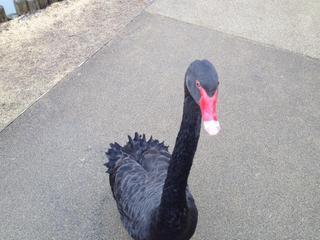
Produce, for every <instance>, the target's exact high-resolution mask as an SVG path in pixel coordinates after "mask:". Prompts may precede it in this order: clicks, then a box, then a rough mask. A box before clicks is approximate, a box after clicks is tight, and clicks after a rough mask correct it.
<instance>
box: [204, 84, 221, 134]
mask: <svg viewBox="0 0 320 240" xmlns="http://www.w3.org/2000/svg"><path fill="white" fill-rule="evenodd" d="M199 90H200V101H199V105H200V109H201V114H202V120H203V124H204V128H205V130H206V131H207V132H208V133H209V134H210V135H216V134H218V133H219V131H220V129H221V127H220V124H219V121H218V115H217V100H218V89H217V90H216V92H215V93H214V95H213V96H212V97H209V96H208V94H207V92H206V91H205V90H204V89H203V88H202V87H199Z"/></svg>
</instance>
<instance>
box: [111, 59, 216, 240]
mask: <svg viewBox="0 0 320 240" xmlns="http://www.w3.org/2000/svg"><path fill="white" fill-rule="evenodd" d="M188 78H190V79H191V78H195V79H194V80H193V79H191V80H190V79H188ZM199 78H202V79H205V80H202V82H201V87H202V86H204V87H203V88H204V89H206V88H210V87H211V89H210V90H206V91H207V92H209V95H210V94H211V93H212V95H213V93H215V92H216V89H217V85H218V84H217V75H216V72H215V69H214V68H213V66H212V65H211V64H210V63H209V62H208V61H206V60H204V61H195V62H194V63H193V64H191V65H190V67H189V68H188V71H187V73H186V84H185V99H184V110H183V117H182V122H181V127H180V130H179V133H178V136H177V139H176V144H175V147H174V150H173V153H172V155H170V153H169V152H168V147H166V146H165V145H164V144H163V143H159V141H158V140H152V138H150V140H148V141H146V139H145V135H143V136H141V135H139V134H137V133H136V134H135V136H134V138H133V139H132V138H131V137H129V142H128V143H127V144H126V145H125V146H123V147H122V146H120V145H119V144H117V143H115V144H111V148H110V149H109V150H108V152H107V156H108V158H109V162H108V163H107V164H106V166H107V167H108V172H109V173H110V185H111V189H112V192H113V196H114V198H115V200H116V202H117V207H118V210H119V212H120V215H121V221H122V223H123V225H124V227H125V228H126V229H127V231H128V232H129V234H130V235H131V236H132V237H133V239H135V240H188V239H190V238H191V237H192V235H193V234H194V231H195V229H196V225H197V218H198V212H197V208H196V206H195V203H194V200H193V197H192V195H191V193H190V192H189V190H188V186H187V180H188V176H189V172H190V169H191V166H192V161H193V157H194V154H195V151H196V148H197V144H198V139H199V135H200V127H201V112H202V115H204V111H206V109H207V108H208V107H207V106H205V107H203V106H202V105H201V104H200V103H199V102H201V99H203V98H200V95H201V97H202V96H203V94H202V93H201V94H200V93H199V96H197V95H196V94H195V93H194V92H193V89H191V90H190V86H189V85H190V83H189V82H188V81H195V80H196V79H199ZM211 79H213V80H211ZM207 81H209V83H210V81H212V82H213V83H214V84H215V85H214V84H211V85H210V86H209V85H208V86H206V84H208V83H207ZM194 84H195V82H194ZM197 84H198V83H197ZM197 86H198V85H197ZM199 86H200V85H199ZM199 86H198V87H199ZM201 87H199V91H200V88H201ZM210 91H211V92H210ZM197 97H199V99H200V100H199V101H197ZM207 98H210V97H208V96H207ZM210 99H213V97H211V98H210ZM199 104H200V106H201V109H200V107H199ZM200 110H201V111H200ZM208 111H210V109H209V110H208ZM208 121H209V120H208ZM210 121H213V120H210ZM215 121H216V120H215ZM210 131H212V128H211V129H210ZM217 131H218V130H217ZM208 132H209V131H208Z"/></svg>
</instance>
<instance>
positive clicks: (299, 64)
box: [0, 1, 320, 240]
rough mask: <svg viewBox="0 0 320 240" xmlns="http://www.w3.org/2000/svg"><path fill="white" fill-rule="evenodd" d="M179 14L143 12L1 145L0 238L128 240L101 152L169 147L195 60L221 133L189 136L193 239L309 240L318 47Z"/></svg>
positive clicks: (319, 145)
mask: <svg viewBox="0 0 320 240" xmlns="http://www.w3.org/2000/svg"><path fill="white" fill-rule="evenodd" d="M183 2H185V4H186V5H184V6H183V8H179V6H180V5H179V4H175V3H173V1H172V2H171V1H158V2H155V3H154V4H155V5H153V6H151V8H150V9H149V10H148V11H147V12H144V13H143V14H141V15H140V16H138V17H137V18H135V20H134V21H133V22H131V23H130V24H129V25H128V26H127V28H126V29H125V31H123V33H122V34H121V35H119V36H118V37H117V38H116V39H115V40H113V41H112V43H111V44H109V45H108V46H106V47H104V48H102V49H101V50H100V51H99V52H98V53H97V54H95V55H94V56H93V57H92V58H91V59H90V60H89V61H88V62H86V63H85V64H84V65H82V66H81V67H80V68H78V69H77V70H76V71H74V72H73V73H72V74H70V76H69V77H68V78H66V79H64V80H63V81H61V82H60V83H59V84H57V85H56V86H55V87H54V88H53V89H52V90H51V91H50V92H49V93H48V94H46V95H45V96H44V97H43V98H41V99H40V100H39V101H38V102H36V103H35V104H34V105H33V106H32V107H31V108H29V109H28V110H27V111H26V112H24V113H23V114H22V115H21V116H20V117H19V118H18V119H16V120H15V121H14V122H13V123H12V124H10V125H9V126H8V127H7V128H5V129H4V130H3V131H2V132H1V133H0V157H1V162H0V163H1V168H0V226H1V227H0V239H19V240H20V239H21V240H23V239H28V240H29V239H34V240H37V239H66V240H73V239H74V240H76V239H77V240H78V239H90V240H91V239H92V240H97V239H107V240H120V239H121V240H122V239H130V238H129V237H128V236H127V234H126V232H125V230H124V229H123V227H122V226H121V224H120V221H119V216H118V213H117V210H116V205H115V202H114V200H113V199H112V195H111V192H110V189H109V185H108V176H107V175H106V174H105V168H104V166H103V165H102V164H103V163H104V162H105V157H104V150H105V149H106V147H107V145H108V144H109V143H110V142H112V141H119V142H120V143H124V142H125V141H126V135H127V134H132V133H134V132H135V131H139V132H144V133H147V134H148V135H150V134H152V135H153V136H154V137H157V138H159V139H160V140H166V142H167V143H168V144H169V145H170V146H173V144H174V140H175V136H176V134H177V131H178V127H179V124H180V120H181V113H182V102H183V77H184V73H185V70H186V68H187V66H188V64H189V63H190V62H191V61H193V60H194V59H203V58H207V59H209V60H211V61H212V62H214V64H215V65H216V68H217V70H218V72H219V75H220V79H221V88H220V96H219V103H220V104H219V116H220V121H221V125H222V132H221V133H220V134H219V135H218V136H216V137H209V136H207V135H206V134H204V132H202V136H201V140H200V143H199V148H198V151H197V154H196V158H195V161H194V166H193V169H192V173H191V176H190V181H189V183H190V188H191V191H192V192H193V194H194V197H195V199H196V203H197V206H198V210H199V222H198V227H197V230H196V234H195V236H194V237H193V239H194V240H222V239H223V240H230V239H241V240H257V239H263V240H285V239H286V240H287V239H303V240H317V239H319V236H320V228H319V226H320V161H319V159H320V150H319V149H320V137H319V136H320V128H319V119H320V111H319V105H320V95H319V89H320V81H319V80H320V78H319V76H320V61H319V59H317V58H310V57H308V56H306V55H309V56H312V57H317V55H316V54H318V53H317V49H315V50H310V51H309V52H300V51H298V50H295V49H293V48H290V47H286V49H284V50H282V49H279V48H280V47H282V46H281V45H276V44H275V43H274V42H269V40H265V41H258V40H256V39H253V38H252V39H253V40H254V41H252V40H247V39H244V38H243V36H240V35H236V34H233V35H230V34H228V33H224V32H223V31H221V29H215V28H214V27H210V26H208V25H207V24H206V23H205V22H204V23H203V24H199V23H197V24H194V22H192V21H191V20H190V21H187V22H186V20H184V19H181V18H180V17H179V16H178V15H183V14H181V11H185V12H186V13H187V12H190V11H191V10H192V9H194V6H197V13H198V15H199V16H202V15H203V14H202V13H203V12H205V11H207V10H208V7H210V6H211V5H208V4H205V5H203V7H202V8H201V6H200V5H197V4H196V2H199V1H188V3H187V2H186V1H183ZM200 2H201V1H200ZM203 2H204V1H203ZM213 2H215V3H218V1H213ZM243 2H245V1H243ZM215 3H213V4H215ZM248 3H249V1H248ZM166 4H167V5H166ZM212 6H214V5H212ZM163 9H176V10H175V11H176V13H177V14H176V16H173V15H171V16H169V17H168V16H164V15H166V14H164V13H163V12H162V11H163ZM214 9H215V8H214V7H212V11H214ZM172 11H173V10H172ZM217 11H218V10H217ZM219 11H220V10H219ZM253 12H254V11H253ZM178 13H179V14H178ZM213 13H214V12H213ZM230 14H231V13H230ZM280 15H281V14H280ZM292 17H293V16H292ZM221 19H222V20H223V18H221ZM203 21H204V20H203ZM222 22H223V21H222ZM215 24H218V23H215ZM199 25H200V26H199ZM201 25H202V26H201ZM217 30H219V31H217ZM314 30H315V31H316V29H314ZM256 35H257V36H259V33H256ZM239 36H240V37H239ZM250 39H251V38H250ZM274 39H275V40H274ZM274 39H273V40H274V41H276V42H277V40H276V38H274ZM281 41H282V40H281ZM279 42H280V38H279ZM266 44H272V45H275V46H277V47H270V45H266ZM310 49H311V48H310ZM288 50H289V51H288ZM293 51H294V52H293ZM296 52H298V53H296ZM310 52H311V54H310ZM304 54H305V55H304ZM312 54H315V55H312ZM170 150H172V147H171V148H170Z"/></svg>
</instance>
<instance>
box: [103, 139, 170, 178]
mask: <svg viewBox="0 0 320 240" xmlns="http://www.w3.org/2000/svg"><path fill="white" fill-rule="evenodd" d="M128 138H129V141H128V142H127V144H126V145H125V146H123V147H122V146H120V145H119V144H118V143H116V142H115V143H111V144H110V148H109V149H108V151H107V152H106V155H107V157H108V159H109V161H108V162H107V163H106V164H104V165H105V166H106V167H107V168H108V171H107V172H108V173H112V172H113V169H114V168H115V166H116V164H117V162H118V161H119V160H121V159H123V158H125V157H127V156H132V157H134V159H135V160H136V161H137V162H138V163H140V160H141V156H142V153H143V152H144V151H145V150H147V149H148V148H150V147H156V148H158V149H160V148H161V149H165V150H166V151H167V150H168V146H165V145H164V143H163V142H162V143H160V142H159V141H158V140H153V139H152V136H151V137H150V139H149V140H148V141H147V140H146V136H145V134H142V135H140V134H138V133H135V134H134V138H133V139H132V138H131V137H130V136H128Z"/></svg>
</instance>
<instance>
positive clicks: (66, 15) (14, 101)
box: [0, 0, 150, 130]
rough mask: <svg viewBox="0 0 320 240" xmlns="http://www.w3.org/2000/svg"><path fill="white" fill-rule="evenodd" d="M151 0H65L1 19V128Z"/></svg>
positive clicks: (82, 60) (113, 34)
mask: <svg viewBox="0 0 320 240" xmlns="http://www.w3.org/2000/svg"><path fill="white" fill-rule="evenodd" d="M148 2H150V0H149V1H148V0H65V1H63V2H58V3H55V4H52V5H51V6H49V7H48V8H46V9H44V10H42V11H39V12H37V13H36V14H33V15H29V16H24V17H20V18H18V19H15V20H13V21H10V22H8V23H5V24H1V25H0V59H1V63H0V130H1V129H3V128H4V127H5V126H6V125H7V124H8V123H10V122H11V121H13V120H14V119H15V118H16V117H17V116H18V115H19V114H20V113H21V112H23V111H24V110H25V109H26V108H27V107H28V106H30V105H31V104H32V103H33V102H34V101H35V100H36V99H38V98H39V97H40V96H41V95H42V94H44V93H45V92H47V91H48V90H49V89H50V88H51V87H52V86H54V85H55V84H56V83H57V82H58V81H59V80H61V79H62V78H63V77H64V76H65V75H66V74H67V73H69V72H70V71H72V70H73V69H74V68H75V67H77V66H78V65H79V64H81V63H82V62H84V61H85V60H86V59H87V58H88V57H89V56H91V55H92V54H93V53H94V52H96V51H97V50H98V49H99V48H101V47H102V46H103V45H104V44H106V43H107V42H108V41H110V40H111V39H112V37H113V36H115V34H116V33H117V32H119V31H120V30H121V29H122V28H123V27H124V26H125V25H126V24H128V23H129V22H130V21H131V20H132V19H133V18H134V17H135V16H137V15H138V14H139V13H140V12H141V11H142V10H143V9H144V7H146V5H147V4H148Z"/></svg>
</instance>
